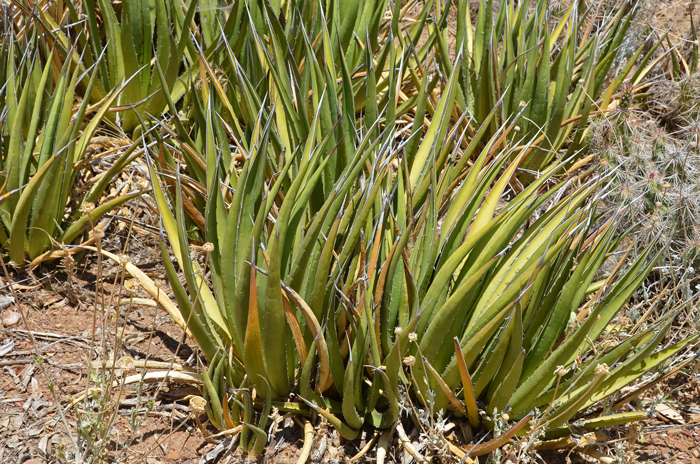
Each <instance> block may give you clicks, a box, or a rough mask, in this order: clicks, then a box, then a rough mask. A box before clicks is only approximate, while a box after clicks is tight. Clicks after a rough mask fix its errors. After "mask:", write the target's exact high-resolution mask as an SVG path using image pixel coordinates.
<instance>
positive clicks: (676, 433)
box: [668, 429, 682, 437]
mask: <svg viewBox="0 0 700 464" xmlns="http://www.w3.org/2000/svg"><path fill="white" fill-rule="evenodd" d="M681 432H682V431H681V430H680V429H671V430H669V431H668V436H669V437H673V436H675V435H680V434H681Z"/></svg>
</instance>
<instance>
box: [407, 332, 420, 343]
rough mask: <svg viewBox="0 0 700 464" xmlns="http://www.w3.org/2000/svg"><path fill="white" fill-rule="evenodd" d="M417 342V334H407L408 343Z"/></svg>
mask: <svg viewBox="0 0 700 464" xmlns="http://www.w3.org/2000/svg"><path fill="white" fill-rule="evenodd" d="M417 340H418V334H417V333H415V332H411V333H410V334H408V341H410V342H415V341H417Z"/></svg>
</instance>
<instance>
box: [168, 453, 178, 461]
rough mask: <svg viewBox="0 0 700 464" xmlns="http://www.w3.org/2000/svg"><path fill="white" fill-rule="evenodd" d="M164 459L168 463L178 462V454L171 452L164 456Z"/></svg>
mask: <svg viewBox="0 0 700 464" xmlns="http://www.w3.org/2000/svg"><path fill="white" fill-rule="evenodd" d="M165 459H166V460H168V461H179V460H180V453H178V452H177V451H171V452H169V453H168V454H166V455H165Z"/></svg>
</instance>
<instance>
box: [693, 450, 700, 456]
mask: <svg viewBox="0 0 700 464" xmlns="http://www.w3.org/2000/svg"><path fill="white" fill-rule="evenodd" d="M693 456H695V457H696V458H700V451H698V450H697V449H694V450H693Z"/></svg>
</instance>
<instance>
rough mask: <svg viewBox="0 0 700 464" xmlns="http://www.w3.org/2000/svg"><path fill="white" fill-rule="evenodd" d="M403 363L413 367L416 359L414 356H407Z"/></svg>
mask: <svg viewBox="0 0 700 464" xmlns="http://www.w3.org/2000/svg"><path fill="white" fill-rule="evenodd" d="M403 363H404V365H406V366H408V367H411V366H413V365H414V364H415V363H416V358H414V357H413V356H406V357H405V358H403Z"/></svg>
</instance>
